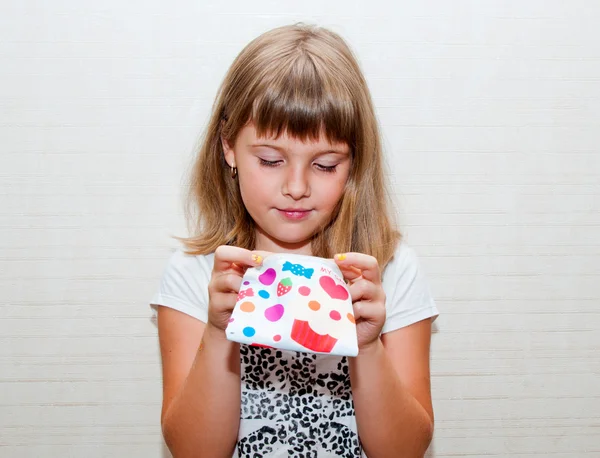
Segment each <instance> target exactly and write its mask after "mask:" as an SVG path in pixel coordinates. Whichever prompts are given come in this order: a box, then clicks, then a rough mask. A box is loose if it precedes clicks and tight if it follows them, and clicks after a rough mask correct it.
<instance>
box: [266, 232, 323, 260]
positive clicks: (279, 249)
mask: <svg viewBox="0 0 600 458" xmlns="http://www.w3.org/2000/svg"><path fill="white" fill-rule="evenodd" d="M254 249H255V250H258V251H268V252H270V253H294V254H304V255H307V256H312V249H311V243H310V240H306V241H304V242H299V243H282V242H280V241H279V240H274V239H272V238H271V237H269V236H268V235H267V234H265V233H262V232H261V231H257V232H256V244H255V247H254Z"/></svg>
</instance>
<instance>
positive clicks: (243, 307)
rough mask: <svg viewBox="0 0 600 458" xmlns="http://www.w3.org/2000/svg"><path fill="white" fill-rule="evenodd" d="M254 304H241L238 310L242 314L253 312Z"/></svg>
mask: <svg viewBox="0 0 600 458" xmlns="http://www.w3.org/2000/svg"><path fill="white" fill-rule="evenodd" d="M254 308H255V307H254V304H253V303H252V302H243V303H242V305H240V310H241V311H242V312H254Z"/></svg>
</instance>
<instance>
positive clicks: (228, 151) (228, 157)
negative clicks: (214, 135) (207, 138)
mask: <svg viewBox="0 0 600 458" xmlns="http://www.w3.org/2000/svg"><path fill="white" fill-rule="evenodd" d="M221 146H222V147H223V155H224V156H225V162H227V164H228V165H229V167H235V153H234V152H233V148H232V146H231V145H230V144H229V142H228V141H227V140H225V139H224V138H223V136H221Z"/></svg>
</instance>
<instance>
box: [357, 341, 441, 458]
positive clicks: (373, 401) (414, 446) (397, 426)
mask: <svg viewBox="0 0 600 458" xmlns="http://www.w3.org/2000/svg"><path fill="white" fill-rule="evenodd" d="M349 364H350V379H351V383H352V396H353V399H354V410H355V412H356V423H357V427H358V434H359V436H360V440H361V442H362V445H363V448H364V449H365V453H366V455H367V456H368V457H369V458H381V457H394V458H400V457H410V458H416V457H422V456H423V455H424V454H425V452H426V451H427V447H428V446H429V443H430V442H431V437H432V435H433V420H432V419H431V418H430V417H429V414H428V413H427V411H426V410H425V408H423V406H422V405H421V404H420V403H419V402H418V401H417V400H416V399H415V397H414V396H412V394H411V393H410V392H409V391H408V390H407V389H406V388H405V387H404V386H403V385H402V382H401V380H400V379H399V377H398V374H397V373H396V370H395V369H394V367H393V365H392V362H391V360H390V358H389V357H388V355H387V352H386V351H385V348H384V347H383V344H382V343H381V341H380V340H377V342H376V343H374V344H373V345H372V346H371V347H370V348H368V349H365V350H364V351H363V350H361V352H360V353H359V355H358V356H357V357H356V358H350V363H349Z"/></svg>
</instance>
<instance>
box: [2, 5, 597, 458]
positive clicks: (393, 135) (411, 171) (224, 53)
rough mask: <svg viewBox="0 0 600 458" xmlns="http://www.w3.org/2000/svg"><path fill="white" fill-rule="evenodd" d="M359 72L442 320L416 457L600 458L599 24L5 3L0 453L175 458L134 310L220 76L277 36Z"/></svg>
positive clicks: (148, 344) (149, 349)
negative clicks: (431, 413) (308, 31)
mask: <svg viewBox="0 0 600 458" xmlns="http://www.w3.org/2000/svg"><path fill="white" fill-rule="evenodd" d="M298 20H304V21H307V22H316V23H318V24H321V25H325V26H329V27H331V28H333V29H334V30H336V31H338V32H341V33H342V34H343V35H344V36H345V37H346V38H347V39H348V41H349V42H350V43H351V45H352V46H353V47H354V49H355V51H356V52H357V54H358V56H359V58H360V61H361V63H362V65H363V67H364V71H365V73H366V75H367V78H368V81H369V84H370V87H371V90H372V93H373V96H374V99H375V103H376V106H377V110H378V115H379V117H380V119H381V123H382V127H383V132H384V135H385V142H386V147H387V152H388V154H389V158H390V165H391V168H390V172H391V174H392V178H393V181H394V185H395V192H396V194H397V197H398V202H399V204H400V209H401V215H402V222H403V228H404V230H405V233H406V236H407V239H408V241H409V243H410V244H411V245H412V246H413V247H415V248H416V249H417V251H418V253H419V254H420V255H421V259H422V263H423V266H424V268H425V270H426V271H427V272H428V275H429V277H430V280H431V283H432V289H433V291H434V294H435V296H436V298H437V300H438V303H439V307H440V309H441V312H442V316H441V317H440V318H439V320H438V321H437V328H438V329H437V331H438V332H437V333H436V334H435V335H434V337H433V353H432V359H433V363H432V364H433V395H434V400H435V407H436V414H437V429H436V437H435V441H434V444H433V446H432V448H431V451H430V455H431V457H440V458H441V457H453V456H497V457H505V456H511V457H521V458H533V457H539V456H551V457H553V458H566V457H597V456H600V383H599V382H600V378H599V375H600V358H599V356H598V355H599V350H600V348H599V347H600V342H599V340H600V339H599V337H598V336H599V335H600V333H599V332H598V328H599V327H600V308H599V306H600V286H599V285H600V278H599V276H600V231H599V226H600V198H599V195H600V154H599V146H598V145H599V142H600V123H599V115H600V35H599V32H598V31H597V24H598V22H599V21H600V4H599V3H598V2H596V1H593V0H575V1H570V2H565V1H558V0H544V1H542V0H529V1H527V2H521V1H516V0H512V1H505V0H496V1H479V2H473V1H465V0H457V1H452V2H448V1H444V0H427V1H422V2H408V1H399V2H389V3H386V2H381V1H377V0H374V1H362V0H355V1H353V2H347V1H328V2H321V1H317V0H305V1H302V2H293V3H292V2H275V1H266V0H263V1H256V2H242V1H238V0H235V1H232V2H216V1H203V2H192V1H185V2H176V3H172V2H171V3H168V2H161V1H156V0H154V1H146V2H141V1H132V2H121V1H116V0H108V1H104V2H94V3H92V2H78V1H75V0H62V1H53V2H42V1H24V2H8V1H5V2H1V3H0V68H1V69H2V70H1V71H0V145H1V152H2V154H1V156H0V178H1V179H0V203H1V208H0V249H1V260H0V271H1V272H2V274H1V276H0V287H1V290H2V293H1V296H0V297H1V304H0V318H1V319H0V456H2V457H3V458H4V457H7V458H9V457H10V458H13V457H19V458H21V457H23V458H24V457H28V458H29V457H32V458H33V457H40V456H43V457H82V456H85V457H88V458H95V457H108V456H110V457H115V456H116V457H130V458H135V457H140V458H142V457H143V458H149V457H156V458H161V457H164V456H168V455H167V452H165V450H164V449H163V446H162V439H161V436H160V427H159V412H160V401H161V391H160V365H159V352H158V343H157V337H156V328H155V326H154V325H153V323H152V322H151V321H150V319H149V317H150V315H151V311H150V309H149V307H148V306H147V302H148V300H149V299H150V297H151V295H152V293H153V291H154V289H155V288H156V286H157V283H158V278H159V275H160V273H161V272H162V269H163V267H164V265H165V262H166V259H167V257H168V255H169V252H170V249H171V248H172V247H174V246H175V245H174V243H173V241H172V240H170V239H169V235H170V234H180V235H182V234H184V227H185V226H184V223H183V219H182V212H181V205H180V201H181V178H182V176H183V174H184V170H185V168H186V167H187V165H188V164H189V161H190V158H191V152H192V149H193V146H194V143H195V141H196V139H197V137H198V135H199V134H200V132H201V129H202V126H203V125H204V123H205V121H206V119H207V117H208V113H209V109H210V106H211V103H212V100H213V97H214V94H215V91H216V89H217V85H218V84H219V82H220V80H221V78H222V77H223V75H224V73H225V71H226V68H227V66H228V65H229V64H230V62H231V61H232V59H233V58H234V56H235V55H236V54H237V53H238V52H239V51H240V50H241V48H242V47H243V45H245V44H246V43H247V42H248V41H249V40H250V39H252V38H254V37H255V36H256V35H258V34H260V33H261V32H263V31H265V30H267V29H269V28H271V27H274V26H277V25H281V24H287V23H291V22H295V21H298Z"/></svg>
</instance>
